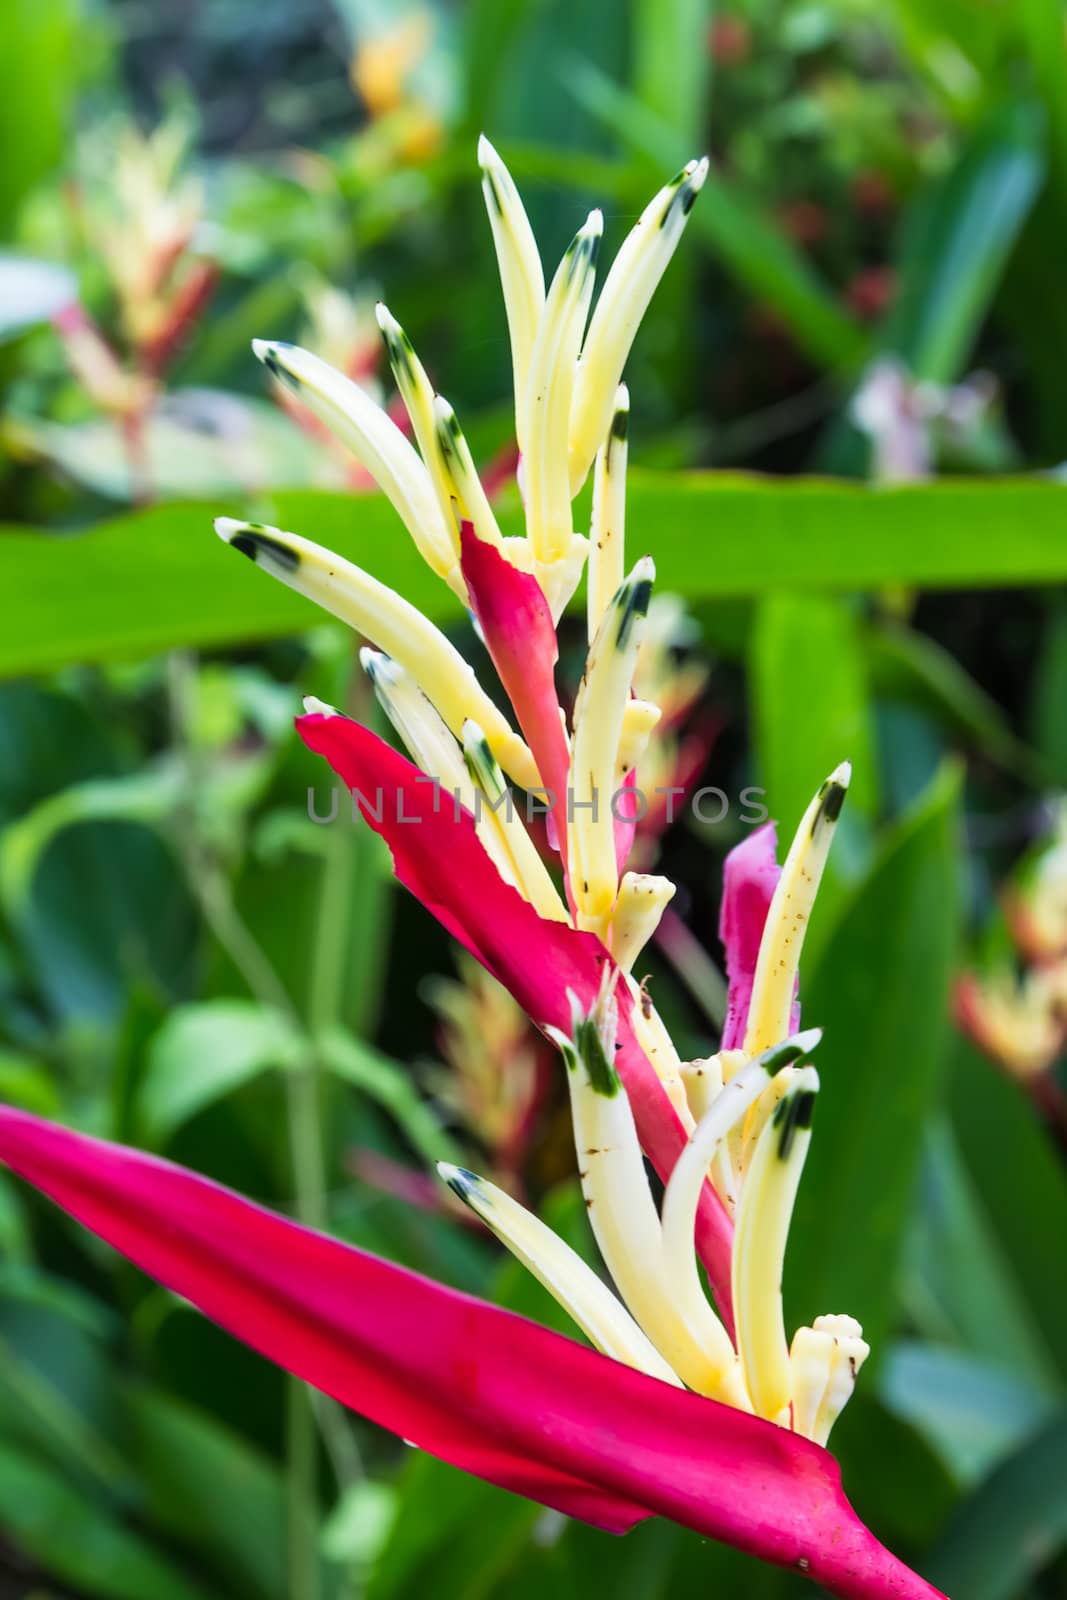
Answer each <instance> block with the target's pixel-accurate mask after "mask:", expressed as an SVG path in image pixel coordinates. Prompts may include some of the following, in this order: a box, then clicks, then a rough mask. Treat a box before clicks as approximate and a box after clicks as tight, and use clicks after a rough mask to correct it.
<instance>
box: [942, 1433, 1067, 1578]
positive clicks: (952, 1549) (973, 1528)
mask: <svg viewBox="0 0 1067 1600" xmlns="http://www.w3.org/2000/svg"><path fill="white" fill-rule="evenodd" d="M1065 1540H1067V1412H1061V1413H1060V1414H1059V1416H1057V1417H1056V1418H1055V1419H1054V1420H1053V1421H1052V1422H1050V1423H1049V1424H1048V1425H1047V1427H1045V1428H1043V1429H1042V1431H1041V1432H1040V1433H1039V1434H1038V1435H1037V1437H1036V1438H1034V1439H1031V1440H1029V1441H1028V1442H1027V1443H1026V1444H1025V1445H1023V1447H1022V1449H1020V1450H1019V1451H1018V1452H1017V1454H1016V1455H1014V1456H1012V1457H1011V1458H1010V1459H1009V1460H1007V1461H1005V1462H1003V1463H1002V1464H1001V1465H1000V1466H999V1467H998V1468H997V1470H996V1471H995V1472H993V1473H992V1474H991V1475H990V1477H989V1478H987V1479H986V1481H985V1483H983V1484H982V1486H981V1488H979V1489H978V1490H976V1491H975V1493H974V1495H973V1496H972V1497H971V1498H970V1499H969V1500H968V1501H966V1502H965V1503H964V1505H962V1506H961V1507H960V1509H959V1510H958V1511H957V1513H956V1515H955V1516H954V1517H953V1519H952V1522H951V1524H950V1525H949V1528H948V1529H947V1531H946V1533H945V1535H944V1538H943V1539H942V1540H941V1542H940V1544H939V1546H938V1547H937V1549H936V1550H935V1552H934V1555H933V1558H932V1560H931V1561H930V1562H929V1563H928V1567H927V1576H928V1577H930V1578H931V1579H932V1580H933V1581H934V1582H935V1583H936V1584H938V1585H939V1586H940V1587H941V1588H943V1589H945V1590H946V1592H947V1593H949V1594H953V1595H959V1596H961V1600H962V1597H963V1596H966V1600H1013V1597H1014V1596H1016V1595H1018V1594H1019V1593H1020V1592H1021V1591H1022V1588H1023V1585H1024V1584H1025V1583H1026V1582H1027V1580H1028V1579H1030V1578H1032V1577H1034V1576H1035V1575H1036V1574H1037V1573H1039V1572H1040V1571H1041V1569H1042V1567H1044V1566H1046V1565H1047V1563H1048V1562H1049V1561H1050V1560H1051V1559H1052V1558H1053V1556H1055V1555H1056V1554H1057V1553H1058V1552H1059V1551H1060V1550H1061V1549H1062V1548H1063V1544H1064V1541H1065Z"/></svg>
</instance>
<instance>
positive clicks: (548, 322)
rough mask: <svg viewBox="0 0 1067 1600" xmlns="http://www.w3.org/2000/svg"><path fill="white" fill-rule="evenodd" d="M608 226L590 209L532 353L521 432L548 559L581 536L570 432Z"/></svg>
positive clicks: (538, 537) (540, 548)
mask: <svg viewBox="0 0 1067 1600" xmlns="http://www.w3.org/2000/svg"><path fill="white" fill-rule="evenodd" d="M603 231H604V219H603V217H602V215H601V213H600V212H599V211H592V212H590V214H589V216H588V218H587V219H586V222H585V224H584V226H583V227H581V228H580V229H579V230H578V232H577V234H576V235H575V236H574V239H573V240H572V241H571V243H570V245H569V246H568V248H567V250H566V252H565V253H564V256H563V260H562V261H561V262H560V264H559V267H558V268H557V271H556V275H555V277H554V278H553V280H552V286H551V288H550V289H549V291H548V298H547V300H546V301H545V308H544V310H543V312H542V313H541V320H540V324H539V326H538V329H537V338H536V340H535V342H534V347H533V353H532V355H531V357H530V375H529V377H528V379H527V384H526V411H525V418H526V420H525V427H524V428H521V429H520V431H519V437H520V439H522V438H523V437H525V441H526V443H525V450H524V463H523V464H524V468H525V473H526V524H527V528H528V531H529V535H530V542H531V543H532V545H533V547H534V551H535V553H536V554H537V555H538V556H539V557H540V558H541V559H542V560H543V561H558V560H559V559H560V558H561V557H562V556H565V555H566V554H567V552H568V550H569V549H570V543H571V539H572V537H573V534H574V526H573V522H572V517H571V488H570V479H569V478H568V475H567V435H568V430H569V427H570V414H571V397H572V395H573V393H574V373H575V364H576V362H577V359H578V350H579V347H580V345H581V342H582V334H583V333H584V331H585V320H586V317H587V316H588V315H589V302H590V300H591V299H592V297H593V279H594V276H595V274H596V258H597V252H598V250H599V247H600V236H601V234H602V233H603Z"/></svg>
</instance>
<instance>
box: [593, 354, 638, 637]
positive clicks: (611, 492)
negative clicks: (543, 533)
mask: <svg viewBox="0 0 1067 1600" xmlns="http://www.w3.org/2000/svg"><path fill="white" fill-rule="evenodd" d="M629 424H630V391H629V389H627V387H626V385H625V384H624V383H620V384H619V387H618V388H617V389H616V391H615V411H614V415H613V416H612V419H611V426H610V428H609V429H608V435H607V438H606V439H604V440H603V441H602V442H601V445H600V449H599V450H598V451H597V457H596V467H595V469H594V472H593V514H592V520H591V523H590V527H589V580H588V584H587V595H588V603H587V617H588V622H587V626H588V631H589V643H590V644H592V642H593V638H594V636H595V634H596V630H597V628H598V627H599V625H600V619H601V617H602V616H603V615H604V612H605V611H606V610H607V607H608V605H609V604H610V601H611V597H612V595H613V594H614V593H615V591H616V590H617V589H618V587H619V585H620V583H621V582H622V577H623V548H624V542H625V530H626V459H627V447H626V434H627V431H628V429H629Z"/></svg>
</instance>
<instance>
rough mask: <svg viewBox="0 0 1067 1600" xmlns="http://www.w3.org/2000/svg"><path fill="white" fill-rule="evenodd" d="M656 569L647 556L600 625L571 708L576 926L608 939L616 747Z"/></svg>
mask: <svg viewBox="0 0 1067 1600" xmlns="http://www.w3.org/2000/svg"><path fill="white" fill-rule="evenodd" d="M655 575H656V569H655V567H654V565H653V563H652V560H651V558H650V557H649V556H642V558H641V560H640V561H639V562H638V563H637V564H636V566H635V567H634V569H633V571H632V572H631V574H630V576H629V577H628V578H627V579H626V580H625V582H624V583H623V584H622V586H621V587H620V588H619V589H618V591H617V592H616V594H615V596H614V598H613V600H612V602H611V605H610V606H609V607H608V609H607V611H606V612H605V613H604V616H603V617H602V619H601V622H600V626H599V628H598V629H597V633H596V638H595V639H594V640H593V644H592V647H591V648H590V651H589V659H588V661H587V662H586V668H585V675H584V677H583V678H582V685H581V688H580V689H579V691H578V698H577V701H576V703H575V707H574V744H573V748H572V752H571V789H572V796H573V799H572V812H573V815H572V820H571V821H570V825H569V828H568V838H569V840H570V844H571V848H572V851H573V860H574V866H573V871H572V877H573V881H574V894H575V899H576V901H577V904H578V910H579V918H578V920H579V925H580V926H581V927H584V928H589V929H592V930H593V931H594V932H599V933H601V934H603V933H604V932H605V930H606V928H607V920H608V918H609V917H610V915H611V908H612V906H613V905H614V903H615V895H616V892H617V890H618V882H619V880H618V866H617V863H616V859H615V830H614V817H613V814H612V804H611V803H612V799H613V796H614V794H615V790H616V786H617V776H618V772H617V762H618V751H619V740H620V738H621V735H622V729H623V720H624V717H625V713H626V706H627V702H628V700H629V696H630V685H631V682H632V681H633V674H634V666H635V663H636V661H637V653H638V651H639V650H640V648H641V638H642V634H643V631H644V619H645V616H646V613H647V611H648V602H649V599H650V597H651V593H652V581H653V579H654V578H655Z"/></svg>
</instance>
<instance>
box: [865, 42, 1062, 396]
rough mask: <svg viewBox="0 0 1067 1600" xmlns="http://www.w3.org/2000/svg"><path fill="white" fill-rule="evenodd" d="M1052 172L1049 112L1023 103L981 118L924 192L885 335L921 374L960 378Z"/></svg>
mask: <svg viewBox="0 0 1067 1600" xmlns="http://www.w3.org/2000/svg"><path fill="white" fill-rule="evenodd" d="M1060 48H1061V51H1062V44H1061V47H1060ZM1043 175H1044V150H1043V138H1042V126H1041V118H1040V117H1039V116H1037V115H1035V110H1034V107H1033V106H1032V105H1030V104H1025V103H1023V104H1017V105H1011V106H1007V107H1002V108H1000V109H998V111H997V112H996V113H995V114H994V115H993V116H991V117H990V118H989V119H988V120H987V121H985V122H983V123H981V124H980V125H979V127H978V129H977V130H976V132H975V133H974V134H973V135H972V136H971V137H970V139H969V140H968V142H966V143H965V145H964V147H963V151H962V153H961V155H960V156H959V158H958V160H957V162H956V164H955V165H954V166H953V167H952V168H951V169H950V170H949V171H948V172H947V173H946V174H945V175H944V177H943V178H941V179H939V180H937V181H935V182H932V183H929V184H926V185H924V186H923V188H922V189H921V190H920V193H919V198H918V201H917V202H916V204H915V206H914V208H913V210H912V211H911V213H910V214H909V216H908V218H907V221H906V225H905V230H904V237H903V240H902V244H901V256H900V263H899V270H900V293H899V296H898V298H897V301H896V303H895V305H894V308H893V311H892V313H891V315H890V317H889V320H888V323H887V325H886V327H885V329H884V332H883V336H882V339H881V341H880V342H881V343H882V345H883V347H884V348H886V349H889V350H892V351H893V352H894V353H895V354H897V355H899V356H900V357H902V359H903V360H904V361H905V362H906V363H907V365H908V367H909V368H910V369H911V371H912V372H913V373H914V374H915V376H916V377H919V378H929V379H932V380H933V381H935V382H937V383H952V382H954V381H955V380H956V379H957V378H958V377H959V376H960V374H961V372H962V370H963V368H964V366H965V364H966V363H967V361H968V360H969V358H970V354H971V350H972V348H973V346H974V342H975V339H976V338H977V336H978V333H979V330H980V329H981V326H982V323H983V322H984V320H985V318H986V316H987V315H988V312H989V307H990V304H991V302H992V299H993V296H994V294H995V292H996V288H997V284H998V283H999V280H1000V275H1001V273H1002V271H1003V269H1004V265H1005V263H1006V261H1007V259H1008V256H1009V255H1010V253H1011V250H1012V247H1013V246H1014V244H1015V241H1016V239H1017V237H1018V235H1019V230H1020V228H1021V227H1022V225H1023V223H1024V221H1025V220H1026V216H1027V213H1028V212H1029V210H1030V207H1031V205H1032V204H1033V202H1034V199H1035V197H1036V195H1037V192H1038V189H1039V188H1040V186H1041V180H1042V177H1043Z"/></svg>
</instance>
